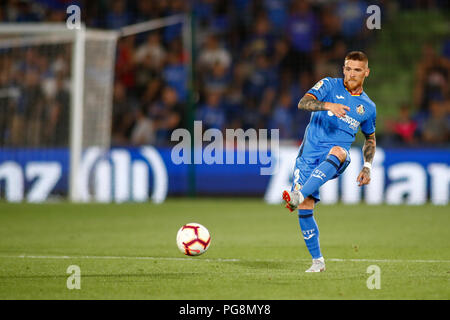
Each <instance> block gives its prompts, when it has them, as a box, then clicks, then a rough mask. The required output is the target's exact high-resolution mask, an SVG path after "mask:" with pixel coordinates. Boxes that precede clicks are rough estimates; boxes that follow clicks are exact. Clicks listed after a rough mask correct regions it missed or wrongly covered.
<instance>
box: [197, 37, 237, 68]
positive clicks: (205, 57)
mask: <svg viewBox="0 0 450 320" xmlns="http://www.w3.org/2000/svg"><path fill="white" fill-rule="evenodd" d="M217 63H218V64H221V65H222V66H223V67H224V68H225V69H226V70H227V69H228V68H229V67H230V66H231V54H230V52H228V50H226V49H225V48H224V47H221V46H219V41H218V39H217V38H216V36H214V35H210V36H208V38H207V39H206V42H205V45H204V48H203V49H202V50H201V51H200V54H199V58H198V65H199V71H200V72H208V71H211V70H212V68H213V66H214V65H215V64H217Z"/></svg>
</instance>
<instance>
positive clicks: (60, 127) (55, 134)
mask: <svg viewBox="0 0 450 320" xmlns="http://www.w3.org/2000/svg"><path fill="white" fill-rule="evenodd" d="M55 86H56V88H55V89H56V93H55V95H54V97H53V98H52V99H50V104H49V105H50V110H48V115H47V117H48V119H47V121H46V126H45V127H44V134H45V141H46V142H47V143H48V144H50V145H52V146H60V147H62V146H67V145H69V127H70V126H69V117H70V94H69V91H68V90H67V85H66V82H65V79H64V77H63V76H62V74H59V75H58V76H57V77H56V81H55Z"/></svg>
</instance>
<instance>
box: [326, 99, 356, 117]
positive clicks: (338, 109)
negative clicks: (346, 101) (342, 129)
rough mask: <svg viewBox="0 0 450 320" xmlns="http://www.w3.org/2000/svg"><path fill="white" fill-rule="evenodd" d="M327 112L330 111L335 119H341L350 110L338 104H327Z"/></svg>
mask: <svg viewBox="0 0 450 320" xmlns="http://www.w3.org/2000/svg"><path fill="white" fill-rule="evenodd" d="M327 107H328V110H329V111H331V112H332V113H333V114H334V115H335V116H336V117H338V118H342V117H344V116H345V115H346V114H347V111H350V108H349V107H347V106H346V105H343V104H340V103H333V102H328V103H327Z"/></svg>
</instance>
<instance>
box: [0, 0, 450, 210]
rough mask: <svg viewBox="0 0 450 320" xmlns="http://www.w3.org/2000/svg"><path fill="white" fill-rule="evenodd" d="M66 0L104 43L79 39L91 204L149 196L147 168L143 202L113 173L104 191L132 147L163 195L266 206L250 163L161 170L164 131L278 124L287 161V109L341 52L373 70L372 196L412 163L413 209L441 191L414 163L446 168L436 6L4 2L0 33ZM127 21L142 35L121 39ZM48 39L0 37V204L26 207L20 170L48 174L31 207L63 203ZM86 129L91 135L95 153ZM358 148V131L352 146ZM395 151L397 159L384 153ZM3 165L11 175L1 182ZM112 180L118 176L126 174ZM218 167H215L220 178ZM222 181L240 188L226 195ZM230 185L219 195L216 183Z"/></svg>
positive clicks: (37, 19) (447, 70) (68, 82)
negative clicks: (161, 175)
mask: <svg viewBox="0 0 450 320" xmlns="http://www.w3.org/2000/svg"><path fill="white" fill-rule="evenodd" d="M71 4H75V5H78V6H79V7H80V9H81V22H82V23H84V24H85V26H86V28H87V30H94V31H95V30H98V31H99V32H106V31H110V32H117V33H116V36H115V37H113V38H114V39H113V40H110V41H109V42H107V40H105V39H106V33H105V36H103V34H100V35H97V38H95V37H94V38H92V39H94V40H91V44H88V43H87V42H86V55H85V59H84V61H85V64H84V65H85V68H86V69H85V75H84V77H85V80H84V92H85V94H84V102H85V104H84V118H83V119H84V120H83V121H84V123H85V126H84V127H83V137H84V140H83V141H84V142H83V147H88V146H89V147H92V146H95V145H102V146H103V147H107V148H111V149H109V150H110V151H108V152H109V154H108V155H106V156H105V153H104V151H103V153H102V155H101V156H97V157H98V159H106V160H104V162H101V161H100V160H98V159H97V160H96V161H97V162H98V161H100V164H99V165H97V164H96V165H97V169H98V170H96V171H95V172H96V173H95V174H93V178H92V177H91V175H90V174H86V176H87V178H86V179H85V180H88V182H86V186H88V187H86V188H88V189H89V188H90V189H92V188H93V189H95V190H96V191H95V190H94V191H92V190H90V189H89V191H88V193H90V194H91V193H93V194H97V195H98V194H102V195H103V196H101V197H100V196H97V198H96V199H97V200H101V199H103V200H105V201H114V200H117V199H123V200H124V201H127V200H130V198H129V197H131V198H133V195H135V196H136V195H139V194H140V195H141V196H140V197H138V196H136V197H135V198H133V199H135V200H136V199H144V200H145V199H147V197H148V196H149V195H150V194H152V192H153V191H152V190H153V189H155V187H154V186H153V187H152V181H153V182H154V181H155V179H156V178H155V173H154V166H153V167H152V165H151V164H150V169H152V168H153V171H152V170H147V171H148V172H147V171H145V170H144V171H139V169H136V170H135V171H133V172H136V173H133V174H135V176H134V177H138V176H140V174H139V172H146V173H145V174H144V176H145V177H147V176H148V178H145V181H143V182H142V184H143V188H144V189H143V190H144V191H135V190H134V189H133V188H134V185H135V184H136V182H133V181H134V180H133V179H132V178H130V179H128V178H124V177H122V179H125V181H126V182H127V183H126V185H127V184H129V186H128V187H126V188H128V189H130V190H131V191H127V190H125V191H123V192H125V193H124V194H125V196H123V197H122V198H120V197H119V196H118V194H119V193H120V192H119V191H117V187H115V184H116V183H117V181H118V179H119V176H117V175H118V174H117V172H116V171H118V169H117V168H118V167H119V166H120V165H119V164H120V163H122V162H120V161H119V160H117V159H119V158H120V157H119V156H116V157H114V156H112V155H111V152H113V151H111V150H128V151H127V152H128V153H127V154H128V155H127V156H126V157H125V158H123V159H125V160H126V161H128V162H130V163H132V164H133V161H134V162H138V161H141V160H142V159H144V158H145V157H144V158H143V157H142V155H137V153H139V152H140V153H141V154H142V151H136V150H142V149H139V148H141V147H144V146H152V147H153V148H156V150H158V152H159V154H160V156H161V158H162V160H163V162H164V163H165V164H166V170H167V172H168V173H167V179H166V180H167V181H168V183H167V184H168V186H166V195H186V194H192V192H194V193H196V194H207V195H236V194H244V195H256V196H262V195H264V194H265V195H266V199H267V188H268V187H267V185H268V183H269V179H270V177H261V176H258V177H257V176H256V175H255V172H257V169H258V168H256V169H255V168H252V167H251V166H241V167H238V166H234V167H233V168H226V169H222V168H221V169H218V168H217V167H216V166H212V167H209V168H203V167H197V170H195V169H189V168H188V167H189V166H181V167H176V166H174V165H173V163H169V162H170V146H171V145H172V146H173V145H174V142H172V141H171V139H170V137H171V134H172V132H173V131H174V130H175V129H177V128H186V129H191V130H192V123H193V120H201V121H202V124H203V130H206V129H209V128H216V129H219V130H222V132H224V133H225V129H237V128H242V129H244V130H247V129H249V128H254V129H279V137H280V141H281V145H282V146H286V147H291V148H292V149H293V150H296V148H298V146H299V145H300V144H301V142H302V138H303V133H304V130H305V128H306V126H307V124H308V122H309V118H310V113H308V112H300V111H299V110H298V109H297V103H298V101H299V99H300V98H301V97H302V96H303V95H304V93H305V92H306V91H307V90H309V89H310V88H311V87H312V86H313V85H314V83H316V82H317V81H318V80H320V79H321V78H323V77H326V76H330V77H341V76H342V65H343V59H344V57H345V55H346V53H347V52H349V51H351V50H362V51H364V52H366V53H367V55H368V57H369V67H370V68H371V74H370V77H369V78H368V79H367V80H366V83H365V86H364V90H365V92H366V93H367V94H368V95H369V96H370V97H371V99H372V100H373V101H374V102H375V103H376V104H377V144H378V146H379V147H380V150H384V152H381V153H380V154H382V155H383V157H384V158H383V159H381V160H380V161H384V162H383V163H384V167H383V170H384V171H383V173H382V176H383V177H385V178H384V179H383V180H382V188H383V190H384V191H383V192H387V191H386V190H387V189H388V188H389V183H390V182H392V181H394V176H393V174H391V175H390V173H389V170H388V169H389V166H390V165H394V164H397V163H401V162H402V161H403V162H405V161H409V162H414V161H416V162H417V163H419V164H420V165H421V166H422V167H423V168H424V170H425V171H426V172H425V178H424V179H425V180H424V181H425V182H424V183H425V184H426V185H425V191H424V192H425V194H423V195H421V196H420V200H418V201H419V202H420V201H427V200H428V199H429V198H430V197H431V198H432V197H433V190H431V186H433V185H434V184H433V183H435V184H439V183H438V182H434V180H433V179H432V173H430V172H429V170H428V169H427V168H429V167H428V166H429V165H430V164H431V163H435V162H437V163H440V164H441V165H442V164H443V165H444V166H445V165H447V166H448V164H449V154H450V153H449V146H450V142H449V134H450V31H449V30H450V29H449V28H450V27H449V21H450V19H449V17H450V14H449V3H448V1H445V0H416V1H414V0H413V1H406V0H398V1H370V2H366V1H362V0H348V1H338V0H317V1H308V0H260V1H256V0H228V1H225V0H195V1H194V0H193V1H183V0H161V1H138V0H136V1H131V0H112V1H102V0H98V1H65V0H34V1H31V0H29V1H25V0H6V1H2V2H1V4H0V21H1V22H2V25H3V26H5V25H6V24H13V25H15V26H17V25H21V24H22V25H25V24H30V23H33V24H34V25H39V24H41V25H44V24H45V25H48V24H52V25H53V24H58V23H59V24H62V25H65V23H66V20H67V19H68V16H69V15H70V14H69V13H67V12H66V9H67V7H68V6H69V5H71ZM369 5H378V6H379V7H380V9H381V29H374V30H370V29H368V28H367V26H366V20H367V18H368V17H369V16H370V14H368V13H367V12H366V10H367V7H368V6H369ZM180 15H182V17H189V20H183V21H182V22H178V23H177V22H174V23H170V24H168V25H164V21H165V20H164V18H168V17H173V16H175V17H177V16H180ZM161 19H162V20H161ZM151 21H153V22H155V21H156V24H153V25H152V24H151V23H150V24H149V22H151ZM186 24H188V27H189V28H185V27H186ZM139 25H140V26H145V28H143V29H139V28H137V27H135V29H133V28H131V29H130V26H139ZM1 28H2V27H0V29H1ZM17 28H18V29H17ZM16 30H20V27H16ZM130 30H132V31H130ZM133 30H134V31H133ZM61 34H63V32H61ZM49 35H50V32H49V31H46V30H45V29H43V31H42V32H41V33H33V34H30V33H29V31H23V32H19V31H16V32H13V33H10V34H9V33H8V32H3V33H1V34H0V37H1V38H0V148H1V149H2V150H3V151H2V152H0V165H2V163H3V169H4V170H3V171H2V170H1V169H0V179H2V178H3V180H0V187H1V186H2V189H1V190H0V196H2V197H6V198H7V199H8V197H9V199H10V200H11V199H19V200H20V201H21V200H23V199H25V198H27V196H26V194H27V193H29V191H28V190H31V189H32V188H33V186H32V183H33V177H35V176H33V174H32V173H29V174H28V176H27V165H28V162H30V161H34V162H40V161H44V160H46V159H47V160H48V161H53V160H54V161H56V162H58V163H60V169H59V170H60V171H61V172H60V173H59V176H58V179H57V180H56V181H55V182H54V184H53V187H52V188H50V189H49V190H47V193H46V196H45V197H44V196H43V195H41V197H40V198H39V197H38V198H37V199H44V200H45V199H48V197H49V196H50V195H56V194H58V195H66V194H67V192H68V191H67V189H68V183H69V182H68V180H69V174H68V171H69V169H68V167H69V155H68V152H69V151H68V148H69V149H70V148H71V147H70V146H71V143H70V136H71V133H70V132H71V131H70V125H71V119H72V118H71V101H72V100H71V99H73V92H74V91H73V85H74V83H73V77H74V68H73V64H74V60H73V58H74V52H75V51H74V50H73V46H74V42H73V41H72V40H70V39H69V40H68V39H65V38H64V36H61V37H60V38H59V39H57V38H55V37H49ZM39 37H40V38H39ZM38 38H39V39H38ZM86 39H88V40H86V41H90V40H89V39H91V38H89V35H88V37H87V38H86ZM19 40H20V41H19ZM105 61H106V62H108V63H109V64H106V63H105ZM96 70H97V71H96ZM89 77H92V78H94V79H103V80H104V79H109V78H110V79H109V80H107V81H103V80H102V81H103V82H101V85H100V86H99V88H98V89H96V83H100V81H97V80H95V81H94V82H91V83H89V81H90V80H89V79H88V78H89ZM108 77H109V78H108ZM96 81H97V82H96ZM100 109H101V110H100ZM99 132H103V136H104V137H103V138H101V139H99V141H101V142H100V143H99V144H96V143H94V141H97V140H96V139H97V138H98V137H97V133H99ZM363 141H364V139H363V137H362V136H361V135H360V134H358V137H357V141H356V144H355V146H356V147H358V146H359V147H360V146H361V145H362V143H363ZM86 142H90V143H86ZM430 149H432V150H431V151H430ZM33 150H34V151H33ZM83 150H84V149H83ZM152 150H153V149H152ZM400 151H401V152H402V154H403V158H401V157H400V158H398V154H399V152H400ZM117 154H118V153H117ZM421 156H422V157H426V158H420V157H421ZM102 157H103V158H102ZM127 157H128V158H127ZM290 157H291V158H292V156H290ZM396 157H397V158H396ZM414 157H419V158H417V159H416V160H414V159H415V158H414ZM293 158H295V151H294V152H293ZM52 159H53V160H52ZM55 159H56V160H55ZM121 159H122V158H121ZM356 159H358V158H356ZM125 160H124V161H125ZM291 160H292V161H293V160H294V159H291ZM92 161H93V162H94V160H92ZM93 162H92V163H93ZM144 162H146V163H150V162H151V160H148V158H145V159H144ZM354 162H356V163H358V160H356V161H355V159H354ZM13 163H16V164H17V165H18V167H20V170H21V175H17V176H16V175H14V176H13V177H11V168H12V167H14V165H12V164H13ZM92 163H91V166H90V167H89V168H90V169H89V170H91V169H92V167H93V166H94V164H92ZM6 164H7V165H8V166H6ZM10 165H11V166H12V167H11V166H10ZM108 165H109V167H108ZM358 165H359V163H358ZM128 166H130V165H128ZM111 167H114V168H116V171H114V170H113V169H111ZM136 167H139V166H137V165H136ZM172 167H173V168H172ZM125 168H128V167H127V166H125ZM131 168H134V167H133V166H132V165H131ZM440 168H443V169H441V171H439V170H438V171H439V172H440V173H442V172H448V169H447V167H440ZM288 169H289V170H292V169H291V167H289V168H288ZM30 170H31V169H30ZM111 170H113V171H114V172H112V173H105V172H110V171H111ZM124 170H125V169H124ZM126 170H129V171H126V172H125V173H124V174H123V175H122V176H126V175H128V173H129V172H131V170H134V169H126ZM202 170H203V171H202ZM220 170H228V171H226V172H225V171H224V172H223V173H222V175H221V174H220V172H221V171H220ZM230 170H233V171H232V172H234V174H231V173H230V172H231V171H230ZM255 170H256V171H255ZM427 170H428V171H427ZM13 171H14V170H13ZM31 171H32V170H31ZM1 172H3V173H1ZM133 174H130V176H131V177H133ZM230 174H231V175H230ZM446 174H447V175H448V173H446ZM236 175H238V176H240V177H244V178H248V179H250V180H246V182H247V183H245V182H244V183H243V185H244V186H240V187H237V186H236V184H234V187H231V185H233V179H236ZM19 176H20V177H22V176H23V180H24V182H23V183H22V184H21V186H19V187H17V188H16V189H14V188H15V187H12V186H11V185H13V184H14V183H13V182H8V181H13V180H14V181H16V178H17V177H19ZM449 176H450V175H449ZM27 177H28V178H27ZM99 177H109V178H102V179H106V180H102V179H100V178H99ZM249 177H251V178H249ZM8 179H9V180H8ZM17 179H18V178H17ZM55 179H56V178H55ZM92 179H93V180H94V182H91V180H92ZM96 179H97V180H98V179H100V180H98V181H107V183H106V185H107V186H108V188H109V189H111V190H112V191H111V192H110V190H109V189H107V190H106V191H102V190H101V189H100V186H99V184H100V183H98V182H95V181H97V180H96ZM227 179H228V180H227ZM399 179H400V178H399ZM234 181H236V180H234ZM340 183H341V184H342V182H340ZM442 183H443V184H444V186H440V187H439V188H440V189H439V190H441V191H440V196H439V197H440V198H439V199H441V200H440V201H441V202H443V203H447V201H448V180H447V179H444V181H443V182H442ZM102 184H104V183H102ZM217 184H221V185H222V187H216V185H217ZM228 184H229V185H230V186H229V187H228V189H226V190H225V189H224V187H223V185H228ZM248 184H252V185H253V187H250V186H248ZM146 188H147V189H146ZM340 188H342V187H340ZM374 188H375V187H374ZM380 188H381V187H380ZM436 188H438V187H436ZM14 190H16V191H14ZM189 190H190V191H189ZM339 190H340V189H339ZM352 190H353V189H352ZM402 190H403V189H402ZM408 190H409V189H408V188H406V189H404V190H403V191H399V193H400V196H399V197H400V198H399V199H400V200H398V201H406V202H408V199H411V197H412V196H411V192H409V191H408ZM442 190H444V191H442ZM127 192H128V193H127ZM344 193H345V192H344V191H336V195H337V196H336V197H337V198H336V199H334V198H333V199H334V200H330V202H333V201H338V200H337V199H342V197H341V196H342V194H344ZM14 194H21V195H22V196H20V195H19V196H17V198H16V197H14V196H13V195H14ZM109 194H110V195H109ZM153 194H154V193H153ZM383 194H384V193H383ZM130 195H131V196H130ZM99 197H100V198H99ZM127 197H128V198H127ZM339 197H341V198H339ZM361 197H362V198H364V196H361ZM408 197H409V198H408ZM378 198H380V200H379V201H380V202H382V201H385V200H386V198H385V197H384V196H380V197H378ZM32 199H33V198H32ZM360 199H361V198H358V201H359V200H360ZM423 199H425V200H423ZM442 199H444V200H442ZM377 201H378V200H377ZM396 201H397V200H396ZM412 202H414V201H412Z"/></svg>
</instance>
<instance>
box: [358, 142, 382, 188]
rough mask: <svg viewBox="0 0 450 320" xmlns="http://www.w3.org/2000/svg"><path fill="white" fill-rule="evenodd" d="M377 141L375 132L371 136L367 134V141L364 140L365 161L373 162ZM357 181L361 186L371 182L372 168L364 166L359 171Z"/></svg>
mask: <svg viewBox="0 0 450 320" xmlns="http://www.w3.org/2000/svg"><path fill="white" fill-rule="evenodd" d="M376 146H377V143H376V139H375V133H374V134H372V135H369V136H366V141H365V142H364V146H363V157H364V162H369V163H370V164H372V161H373V157H374V156H375V149H376ZM356 181H357V183H358V185H359V186H363V185H365V184H369V183H370V168H368V167H366V166H364V167H363V168H362V170H361V172H360V173H359V175H358V177H357V178H356Z"/></svg>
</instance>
